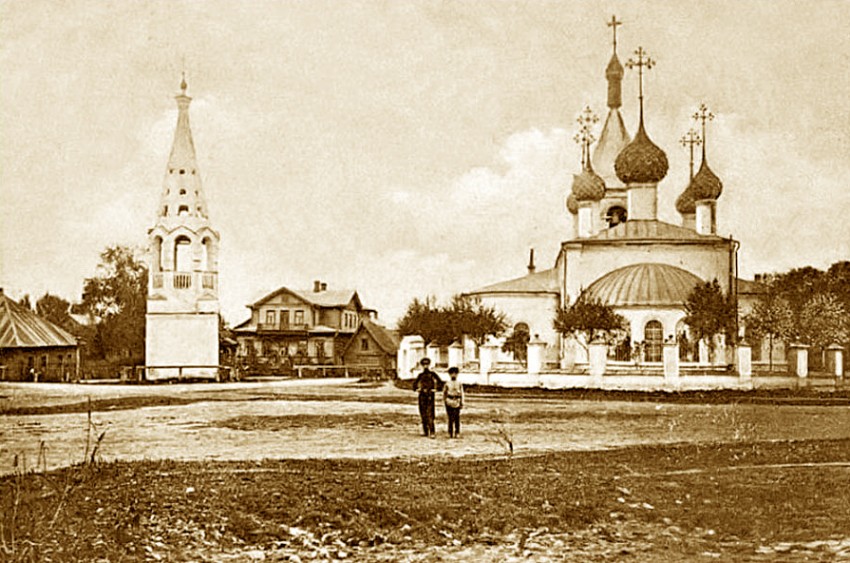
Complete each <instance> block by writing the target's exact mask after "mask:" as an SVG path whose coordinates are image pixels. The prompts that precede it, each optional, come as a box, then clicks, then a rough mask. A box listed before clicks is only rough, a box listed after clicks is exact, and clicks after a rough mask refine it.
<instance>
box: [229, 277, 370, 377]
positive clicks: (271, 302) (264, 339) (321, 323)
mask: <svg viewBox="0 0 850 563" xmlns="http://www.w3.org/2000/svg"><path fill="white" fill-rule="evenodd" d="M248 308H249V309H250V310H251V317H250V318H249V319H248V320H246V321H245V322H243V323H241V324H239V325H237V326H236V327H234V328H233V334H234V335H235V337H236V340H237V342H238V343H239V345H238V348H237V361H239V362H241V364H242V365H243V366H247V367H249V369H255V368H256V369H258V370H259V371H261V372H267V371H270V372H284V371H287V370H289V369H291V368H292V367H294V366H297V365H342V364H343V358H342V356H343V352H344V351H345V349H346V346H347V345H348V343H349V341H350V340H351V338H352V337H353V336H354V334H355V333H356V332H357V330H358V328H359V327H360V323H361V320H362V319H363V318H365V317H369V316H370V315H373V314H374V310H372V309H367V308H366V307H364V306H363V304H362V303H361V301H360V296H359V295H358V294H357V291H355V290H353V289H328V285H327V283H325V282H321V281H315V282H314V284H313V289H312V290H305V289H293V288H289V287H281V288H278V289H276V290H274V291H271V292H267V293H264V294H263V295H262V296H261V297H259V298H258V299H256V300H254V302H252V303H251V304H250V305H248Z"/></svg>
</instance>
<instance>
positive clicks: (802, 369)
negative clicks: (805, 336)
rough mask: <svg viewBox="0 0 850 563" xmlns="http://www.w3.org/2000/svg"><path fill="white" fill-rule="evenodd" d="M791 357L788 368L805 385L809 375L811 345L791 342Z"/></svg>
mask: <svg viewBox="0 0 850 563" xmlns="http://www.w3.org/2000/svg"><path fill="white" fill-rule="evenodd" d="M790 348H791V358H790V361H789V362H788V369H789V370H790V371H791V373H792V374H793V375H796V376H797V377H799V378H800V379H802V380H804V381H801V382H800V384H801V385H805V384H806V381H805V379H806V378H807V377H808V376H809V347H808V346H806V345H805V344H800V343H799V342H795V343H794V344H791V346H790Z"/></svg>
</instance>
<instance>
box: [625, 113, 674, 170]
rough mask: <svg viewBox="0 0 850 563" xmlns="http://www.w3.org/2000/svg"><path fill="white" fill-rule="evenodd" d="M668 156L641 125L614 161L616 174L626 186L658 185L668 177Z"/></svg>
mask: <svg viewBox="0 0 850 563" xmlns="http://www.w3.org/2000/svg"><path fill="white" fill-rule="evenodd" d="M668 168H669V165H668V164H667V155H666V154H664V151H663V150H661V149H660V148H658V146H657V145H656V144H655V143H653V142H652V141H651V140H650V139H649V136H648V135H647V134H646V131H645V130H644V128H643V122H641V124H640V128H639V129H638V132H637V134H636V135H635V138H634V140H632V142H631V143H629V144H628V145H626V147H625V148H624V149H623V150H622V151H620V154H618V155H617V160H616V161H614V172H616V173H617V178H619V179H620V181H621V182H623V183H624V184H657V183H658V182H660V181H661V180H662V179H664V177H665V176H666V175H667V170H668Z"/></svg>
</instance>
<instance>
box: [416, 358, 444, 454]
mask: <svg viewBox="0 0 850 563" xmlns="http://www.w3.org/2000/svg"><path fill="white" fill-rule="evenodd" d="M419 363H420V364H421V365H422V373H420V374H419V376H418V377H417V378H416V381H415V382H414V383H413V390H414V391H418V392H419V417H420V418H421V419H422V432H423V433H424V435H425V436H430V437H431V438H435V437H436V436H437V433H436V431H435V430H434V392H435V391H436V390H437V386H438V385H439V384H440V383H441V381H440V378H439V377H437V374H436V373H434V372H433V371H431V370H430V369H429V366H430V365H431V359H430V358H422V359H421V360H420V361H419Z"/></svg>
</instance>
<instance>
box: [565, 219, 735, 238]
mask: <svg viewBox="0 0 850 563" xmlns="http://www.w3.org/2000/svg"><path fill="white" fill-rule="evenodd" d="M610 240H641V241H644V240H652V241H676V242H681V241H722V240H724V239H723V238H722V237H719V236H717V235H701V234H699V233H697V232H696V231H694V230H692V229H686V228H685V227H680V226H678V225H673V224H670V223H665V222H664V221H656V220H654V219H649V220H644V219H629V220H628V221H626V222H625V223H620V224H619V225H617V226H616V227H612V228H610V229H603V230H602V231H600V232H599V233H597V234H596V235H594V236H592V237H589V238H587V239H583V241H584V242H592V241H610ZM570 242H577V241H575V240H573V241H570Z"/></svg>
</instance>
